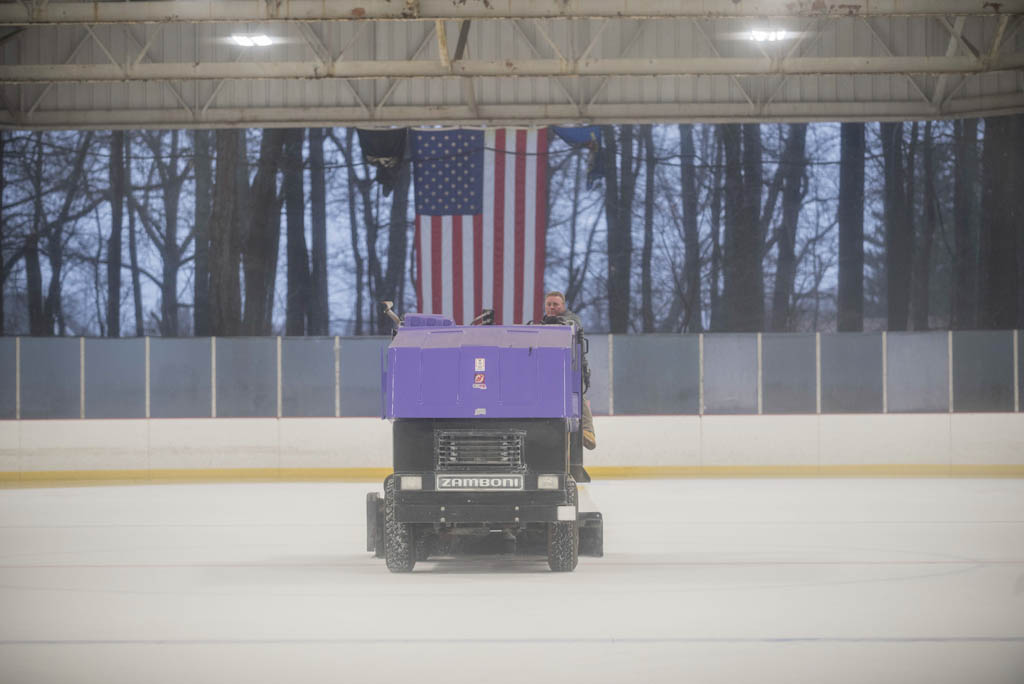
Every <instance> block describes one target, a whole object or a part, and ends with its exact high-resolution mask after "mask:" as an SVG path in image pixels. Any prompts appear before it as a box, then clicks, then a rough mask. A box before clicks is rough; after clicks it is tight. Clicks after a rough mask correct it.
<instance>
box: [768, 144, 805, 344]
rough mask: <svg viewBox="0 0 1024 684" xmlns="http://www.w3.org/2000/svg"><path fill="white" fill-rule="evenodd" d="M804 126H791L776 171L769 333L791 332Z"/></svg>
mask: <svg viewBox="0 0 1024 684" xmlns="http://www.w3.org/2000/svg"><path fill="white" fill-rule="evenodd" d="M806 142H807V124H791V125H790V126H789V135H788V136H787V137H786V146H785V148H784V149H783V152H782V160H781V163H780V164H779V170H780V171H781V173H782V184H783V188H782V222H781V223H780V224H779V227H778V230H777V241H776V242H777V245H778V250H779V259H778V265H777V267H776V269H775V289H774V292H773V294H772V330H774V331H776V332H782V331H785V330H792V328H793V315H792V300H793V288H794V280H795V278H796V229H797V224H798V223H799V220H800V207H801V205H802V204H803V199H804V196H805V195H806V194H807V182H806V178H805V175H806V172H807V157H806V154H805V149H806Z"/></svg>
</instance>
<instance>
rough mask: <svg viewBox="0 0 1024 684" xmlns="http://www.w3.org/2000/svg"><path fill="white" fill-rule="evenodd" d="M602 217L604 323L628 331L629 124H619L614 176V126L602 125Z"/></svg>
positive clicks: (632, 174)
mask: <svg viewBox="0 0 1024 684" xmlns="http://www.w3.org/2000/svg"><path fill="white" fill-rule="evenodd" d="M604 140H605V147H606V149H607V151H608V154H607V159H608V160H609V163H607V164H605V169H604V171H605V200H604V201H605V220H606V221H607V225H608V322H609V326H610V329H611V332H612V333H617V334H621V333H625V332H628V331H629V300H630V294H629V291H630V267H631V263H632V254H633V234H632V219H633V194H634V192H635V189H636V175H637V171H638V169H634V168H633V159H634V158H633V126H632V124H623V125H622V126H621V127H620V140H619V146H621V148H622V149H621V155H620V156H619V169H618V175H616V168H615V159H616V141H615V129H614V127H612V126H605V127H604Z"/></svg>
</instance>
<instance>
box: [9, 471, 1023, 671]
mask: <svg viewBox="0 0 1024 684" xmlns="http://www.w3.org/2000/svg"><path fill="white" fill-rule="evenodd" d="M370 489H372V486H371V485H361V484H211V485H166V486H156V485H154V486H126V487H87V488H67V489H60V488H58V489H13V490H2V491H0V682H3V683H4V684H8V683H14V684H20V683H22V682H76V683H78V682H81V683H91V682H97V683H99V682H102V683H103V684H115V683H119V682H132V683H141V682H183V683H193V682H217V683H218V684H222V683H227V682H275V683H281V682H283V683H286V684H293V683H296V682H314V681H315V682H327V681H334V682H367V683H373V684H378V683H381V682H405V683H408V682H444V683H446V684H447V683H457V682H519V683H522V682H530V683H532V682H555V683H561V682H587V683H588V684H590V683H596V682H627V683H630V682H637V683H640V682H643V683H647V682H729V683H736V682H757V683H759V684H762V683H766V684H767V683H774V682H780V683H782V682H786V683H790V682H815V683H830V682H851V683H853V682H857V683H861V682H871V683H874V682H901V683H909V684H913V683H916V682H927V683H928V684H942V683H946V682H949V683H956V684H964V683H972V684H988V683H1004V682H1005V683H1006V684H1021V683H1022V682H1024V481H1020V480H810V479H808V480H734V479H728V480H677V481H628V482H613V481H605V482H597V483H594V484H591V485H588V491H589V494H590V496H591V498H592V500H593V502H594V504H595V505H596V507H597V508H598V509H600V510H601V511H602V512H603V514H604V518H605V551H606V555H605V557H604V558H583V559H581V561H580V564H579V567H578V568H577V570H576V572H575V573H570V574H554V573H551V572H549V571H548V569H547V564H546V562H545V561H544V560H543V559H540V558H538V559H523V558H513V557H494V558H473V559H458V560H453V559H442V560H439V561H437V562H433V561H431V562H426V563H420V564H418V565H417V566H416V571H415V572H414V573H412V574H411V575H392V574H390V573H389V572H388V571H387V569H386V568H385V567H384V563H383V561H381V560H377V559H374V558H372V557H371V555H370V554H367V553H365V552H364V548H365V527H364V501H365V492H366V491H368V490H370Z"/></svg>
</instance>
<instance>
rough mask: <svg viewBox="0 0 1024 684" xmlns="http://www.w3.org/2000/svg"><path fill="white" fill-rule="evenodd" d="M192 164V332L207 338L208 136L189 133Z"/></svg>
mask: <svg viewBox="0 0 1024 684" xmlns="http://www.w3.org/2000/svg"><path fill="white" fill-rule="evenodd" d="M192 147H193V159H194V163H195V174H196V185H195V261H194V264H193V265H194V274H195V275H194V277H193V280H192V283H193V298H192V328H193V333H194V334H195V335H196V336H197V337H205V336H207V335H209V334H210V209H211V207H210V194H211V187H210V186H211V184H212V176H213V159H212V158H211V157H210V133H209V131H206V130H196V131H193V132H192Z"/></svg>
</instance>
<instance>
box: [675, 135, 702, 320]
mask: <svg viewBox="0 0 1024 684" xmlns="http://www.w3.org/2000/svg"><path fill="white" fill-rule="evenodd" d="M679 156H680V160H681V164H680V165H679V179H680V184H681V186H682V198H683V250H684V256H683V281H684V282H685V284H686V298H685V301H686V310H685V313H684V314H683V330H686V331H687V332H701V331H702V330H703V329H704V326H703V319H702V314H701V298H700V233H699V231H698V228H697V211H698V209H697V170H696V168H695V167H696V158H697V154H696V152H695V150H694V147H693V126H692V125H691V124H680V125H679Z"/></svg>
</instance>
